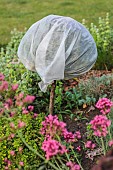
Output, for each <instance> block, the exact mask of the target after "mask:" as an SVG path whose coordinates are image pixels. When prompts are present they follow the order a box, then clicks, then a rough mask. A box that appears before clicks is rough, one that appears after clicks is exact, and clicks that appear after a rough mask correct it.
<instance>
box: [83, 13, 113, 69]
mask: <svg viewBox="0 0 113 170" xmlns="http://www.w3.org/2000/svg"><path fill="white" fill-rule="evenodd" d="M83 24H84V25H85V26H86V22H85V19H84V20H83ZM86 27H87V26H86ZM87 28H88V30H89V31H90V33H91V34H92V36H93V38H94V40H95V42H96V45H97V50H98V59H97V62H96V64H95V68H96V69H100V70H101V69H108V70H110V69H112V67H113V54H112V50H113V30H112V28H111V26H110V19H109V13H107V14H106V17H105V18H101V17H99V21H98V26H96V25H95V24H94V23H91V25H90V27H87Z"/></svg>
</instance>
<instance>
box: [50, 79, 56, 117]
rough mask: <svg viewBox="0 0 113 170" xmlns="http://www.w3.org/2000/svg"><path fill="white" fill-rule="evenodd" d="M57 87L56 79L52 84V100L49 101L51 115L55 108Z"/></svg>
mask: <svg viewBox="0 0 113 170" xmlns="http://www.w3.org/2000/svg"><path fill="white" fill-rule="evenodd" d="M55 88H56V80H54V82H53V83H52V85H51V92H50V102H49V114H51V115H53V110H54V98H55Z"/></svg>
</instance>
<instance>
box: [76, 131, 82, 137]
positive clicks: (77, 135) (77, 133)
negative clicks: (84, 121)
mask: <svg viewBox="0 0 113 170" xmlns="http://www.w3.org/2000/svg"><path fill="white" fill-rule="evenodd" d="M75 137H76V138H77V139H81V133H80V131H76V132H75Z"/></svg>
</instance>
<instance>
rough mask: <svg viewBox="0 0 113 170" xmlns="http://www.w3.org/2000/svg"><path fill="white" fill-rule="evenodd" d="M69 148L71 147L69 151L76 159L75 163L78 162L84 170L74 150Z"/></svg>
mask: <svg viewBox="0 0 113 170" xmlns="http://www.w3.org/2000/svg"><path fill="white" fill-rule="evenodd" d="M70 148H71V151H72V153H73V155H74V156H75V158H76V161H77V163H78V164H79V166H80V168H81V170H84V169H83V168H82V165H81V163H80V161H79V160H78V158H77V155H76V154H75V152H74V150H73V149H72V147H70Z"/></svg>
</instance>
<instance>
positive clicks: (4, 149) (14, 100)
mask: <svg viewBox="0 0 113 170" xmlns="http://www.w3.org/2000/svg"><path fill="white" fill-rule="evenodd" d="M34 99H35V97H34V96H32V95H25V94H24V93H22V92H21V93H20V92H18V84H10V83H8V82H7V81H6V80H5V77H4V75H3V74H0V169H1V170H3V169H9V170H10V169H16V168H18V169H22V167H23V166H24V169H30V167H32V166H33V165H34V164H35V165H39V164H40V162H41V161H40V159H38V157H37V155H35V154H33V153H32V151H30V150H29V149H28V148H27V147H26V146H25V145H24V144H23V141H22V139H21V138H20V136H19V134H21V133H22V134H23V136H24V139H25V140H26V142H28V144H29V145H31V146H32V147H33V148H34V149H36V150H38V152H39V153H40V154H41V155H43V152H42V151H41V150H40V148H41V141H42V140H43V137H42V136H41V135H40V133H39V131H40V128H41V123H42V121H43V119H44V116H45V114H44V113H42V114H41V113H40V114H38V113H36V112H34V106H33V105H31V103H32V102H33V101H34Z"/></svg>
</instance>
